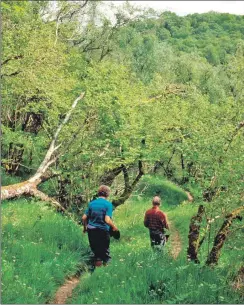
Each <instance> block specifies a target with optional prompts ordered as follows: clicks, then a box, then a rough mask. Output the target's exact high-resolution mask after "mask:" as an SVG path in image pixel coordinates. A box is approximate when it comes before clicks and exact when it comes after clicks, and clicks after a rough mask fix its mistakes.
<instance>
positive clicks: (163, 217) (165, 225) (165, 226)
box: [161, 213, 169, 230]
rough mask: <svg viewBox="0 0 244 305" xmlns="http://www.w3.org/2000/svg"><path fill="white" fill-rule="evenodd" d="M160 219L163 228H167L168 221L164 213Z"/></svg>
mask: <svg viewBox="0 0 244 305" xmlns="http://www.w3.org/2000/svg"><path fill="white" fill-rule="evenodd" d="M161 219H162V224H163V229H164V228H165V229H167V230H169V222H168V219H167V216H166V214H164V213H162V218H161Z"/></svg>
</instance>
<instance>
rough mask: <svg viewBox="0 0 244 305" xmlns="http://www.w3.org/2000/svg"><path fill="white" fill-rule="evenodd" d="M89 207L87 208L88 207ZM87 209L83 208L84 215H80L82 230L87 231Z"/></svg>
mask: <svg viewBox="0 0 244 305" xmlns="http://www.w3.org/2000/svg"><path fill="white" fill-rule="evenodd" d="M88 209H89V208H88ZM88 209H86V210H85V213H84V215H83V216H82V218H81V219H82V224H83V232H84V233H86V232H87V223H88V216H87V215H88Z"/></svg>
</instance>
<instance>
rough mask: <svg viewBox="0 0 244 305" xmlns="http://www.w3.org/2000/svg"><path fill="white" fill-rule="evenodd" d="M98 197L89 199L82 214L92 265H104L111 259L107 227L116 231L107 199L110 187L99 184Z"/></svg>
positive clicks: (111, 209) (111, 207)
mask: <svg viewBox="0 0 244 305" xmlns="http://www.w3.org/2000/svg"><path fill="white" fill-rule="evenodd" d="M97 195H98V198H97V199H95V200H93V201H91V202H90V203H89V205H88V208H87V209H86V211H85V214H84V215H83V216H82V222H83V227H84V230H83V232H87V233H88V239H89V244H90V247H91V250H92V252H93V254H94V257H93V260H94V262H93V263H94V266H96V267H99V266H101V265H102V264H104V265H106V264H107V263H108V261H109V260H110V259H111V256H110V250H109V245H110V234H109V229H110V227H111V229H112V231H118V229H117V227H116V226H115V225H114V223H113V221H112V212H113V206H112V203H111V202H109V201H108V200H107V198H108V197H109V195H110V188H109V187H108V186H106V185H101V186H100V187H99V188H98V192H97Z"/></svg>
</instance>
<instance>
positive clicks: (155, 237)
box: [144, 196, 169, 248]
mask: <svg viewBox="0 0 244 305" xmlns="http://www.w3.org/2000/svg"><path fill="white" fill-rule="evenodd" d="M160 203H161V199H160V197H158V196H155V197H154V198H153V201H152V208H151V209H149V210H147V211H146V213H145V217H144V226H145V227H146V228H148V229H149V235H150V240H151V246H152V247H155V246H156V248H161V247H162V246H164V245H165V243H166V241H167V237H168V236H166V235H165V229H167V230H169V224H168V220H167V216H166V214H165V213H163V212H162V211H161V210H160V209H159V206H160Z"/></svg>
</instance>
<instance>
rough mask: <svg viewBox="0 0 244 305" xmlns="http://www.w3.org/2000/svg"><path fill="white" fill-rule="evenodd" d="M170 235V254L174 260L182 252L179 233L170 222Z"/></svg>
mask: <svg viewBox="0 0 244 305" xmlns="http://www.w3.org/2000/svg"><path fill="white" fill-rule="evenodd" d="M169 225H170V231H171V232H172V233H171V243H170V254H171V255H172V257H173V258H174V259H176V258H177V257H178V256H179V254H180V252H181V250H182V242H181V238H180V234H179V231H178V230H177V229H176V228H175V226H174V224H173V223H172V222H170V223H169Z"/></svg>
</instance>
